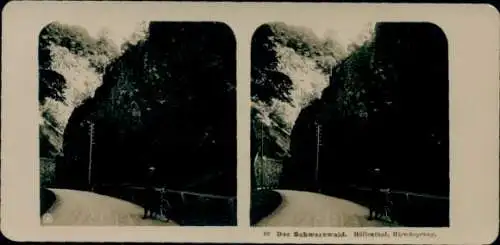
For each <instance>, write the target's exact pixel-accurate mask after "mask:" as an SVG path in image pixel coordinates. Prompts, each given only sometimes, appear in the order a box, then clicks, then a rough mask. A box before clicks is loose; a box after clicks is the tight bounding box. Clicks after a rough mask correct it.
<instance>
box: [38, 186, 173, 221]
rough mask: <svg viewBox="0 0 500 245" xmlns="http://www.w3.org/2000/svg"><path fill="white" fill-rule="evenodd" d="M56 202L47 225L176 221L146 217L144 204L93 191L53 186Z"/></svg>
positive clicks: (49, 212)
mask: <svg viewBox="0 0 500 245" xmlns="http://www.w3.org/2000/svg"><path fill="white" fill-rule="evenodd" d="M50 191H52V192H53V193H54V194H55V195H56V201H55V203H54V205H53V206H52V207H51V208H50V209H49V210H48V211H47V213H46V214H45V215H43V216H42V224H43V225H58V226H60V225H96V226H112V225H115V226H116V225H119V226H145V225H149V226H152V225H154V226H168V225H176V224H175V223H173V222H172V221H170V222H163V221H159V220H151V219H142V215H143V211H144V210H143V209H142V207H140V206H138V205H135V204H133V203H130V202H127V201H123V200H120V199H117V198H113V197H109V196H104V195H99V194H96V193H92V192H85V191H76V190H65V189H50Z"/></svg>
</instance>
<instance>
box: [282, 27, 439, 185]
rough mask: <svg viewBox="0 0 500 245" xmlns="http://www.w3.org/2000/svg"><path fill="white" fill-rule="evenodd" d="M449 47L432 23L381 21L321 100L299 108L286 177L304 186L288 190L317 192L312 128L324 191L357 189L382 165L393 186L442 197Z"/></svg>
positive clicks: (341, 67) (334, 76) (337, 70)
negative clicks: (371, 38)
mask: <svg viewBox="0 0 500 245" xmlns="http://www.w3.org/2000/svg"><path fill="white" fill-rule="evenodd" d="M447 50H448V49H447V40H446V37H445V36H444V34H443V32H442V31H441V30H440V29H439V28H438V27H437V26H435V25H432V24H425V23H415V24H412V23H401V24H397V23H394V24H379V25H378V26H377V29H376V38H375V40H374V41H373V42H372V44H365V46H363V47H361V48H360V49H358V50H357V51H355V52H354V53H353V54H351V55H350V56H349V57H348V58H347V59H346V60H344V61H343V62H342V63H341V64H339V65H338V66H336V67H335V68H334V72H333V74H332V76H331V78H330V86H329V87H327V88H326V89H325V90H324V91H323V95H322V97H321V99H319V100H317V101H315V102H314V103H312V104H311V105H310V106H309V107H307V108H305V109H303V110H302V111H301V114H300V116H299V118H298V119H297V121H296V123H295V126H294V128H293V131H292V136H291V152H292V153H291V154H292V162H291V163H290V164H289V165H287V168H288V169H287V171H289V172H290V174H288V176H287V177H288V178H291V179H294V177H295V179H296V178H297V177H298V176H297V175H296V174H301V176H302V177H301V178H304V177H305V179H306V180H305V182H306V183H297V184H298V185H299V186H294V187H302V188H305V189H314V188H315V187H314V186H315V183H313V180H314V179H315V176H314V172H315V171H314V170H315V164H314V163H315V159H316V150H317V149H316V140H317V137H316V126H315V123H318V124H320V125H321V126H322V133H321V134H322V136H321V148H320V156H319V157H320V158H319V162H320V166H319V167H320V168H321V171H320V172H321V176H320V179H321V185H322V186H323V187H325V188H335V186H338V185H345V184H352V183H355V184H361V183H363V180H364V179H365V177H366V176H364V172H365V170H367V169H369V168H373V167H380V168H382V169H383V170H384V172H385V173H386V174H387V176H386V177H387V179H388V182H389V183H390V184H391V185H393V187H394V188H398V189H399V188H402V189H407V190H413V191H420V192H428V193H434V194H440V195H448V192H449V179H448V175H449V159H448V152H449V150H448V138H449V137H448V134H449V133H448V53H447ZM293 173H296V174H293ZM294 175H295V176H294ZM307 176H309V178H308V177H307ZM424 178H425V181H424ZM288 183H290V181H289V182H288Z"/></svg>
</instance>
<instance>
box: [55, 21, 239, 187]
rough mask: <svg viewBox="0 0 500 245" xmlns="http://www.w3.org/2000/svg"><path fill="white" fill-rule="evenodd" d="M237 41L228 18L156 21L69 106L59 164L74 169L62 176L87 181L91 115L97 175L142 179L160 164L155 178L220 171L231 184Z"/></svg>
mask: <svg viewBox="0 0 500 245" xmlns="http://www.w3.org/2000/svg"><path fill="white" fill-rule="evenodd" d="M235 45H236V44H235V40H234V36H233V35H232V32H231V30H230V29H229V28H228V27H227V26H225V25H224V24H220V23H191V24H188V23H160V22H154V23H151V24H150V26H149V30H148V35H147V37H146V38H145V39H144V40H143V41H140V42H138V43H137V44H136V45H132V46H131V47H129V48H128V50H127V51H125V52H124V53H123V55H122V56H120V57H119V58H118V59H116V60H115V61H114V62H112V63H111V64H110V65H109V66H108V67H106V71H105V74H104V79H103V85H102V86H101V87H99V88H98V89H97V91H96V93H95V96H94V98H92V99H89V100H88V101H86V102H84V103H83V104H82V106H80V107H79V108H77V109H76V110H75V112H74V113H73V114H72V116H71V118H70V122H69V125H68V128H67V130H66V132H65V134H66V135H65V148H64V152H65V162H64V163H62V164H60V167H59V169H61V171H62V172H64V173H66V174H60V175H58V176H73V177H71V178H72V179H65V180H61V181H62V182H65V183H71V184H74V185H85V183H86V178H87V176H85V175H82V174H81V173H82V172H81V171H82V170H84V169H86V168H87V167H88V166H87V165H88V158H87V159H85V157H83V159H82V158H81V156H87V155H88V154H82V152H81V151H82V149H83V151H84V152H85V151H87V152H88V148H89V146H88V136H86V134H87V132H88V129H89V127H88V123H87V122H92V123H94V124H95V137H94V138H95V145H94V148H93V158H92V160H93V163H94V165H95V167H94V168H93V169H94V177H93V178H95V182H96V183H140V182H141V181H142V180H143V176H144V173H145V171H146V170H147V167H148V165H155V166H156V167H157V172H158V176H157V179H156V181H158V182H159V183H160V184H165V185H167V186H169V187H171V188H183V187H185V186H188V185H190V184H192V183H193V182H195V181H196V180H197V179H199V178H202V177H206V176H207V175H214V176H215V175H217V176H219V172H222V173H223V175H224V176H226V175H228V176H231V177H227V179H228V181H226V182H228V183H226V185H227V186H225V187H227V189H225V190H222V191H227V192H231V193H232V192H234V191H235V187H236V183H235V181H236V177H235V176H236V174H235V169H236V97H235V96H236V93H235V85H236V82H235V79H236V75H235V72H236V69H235V66H236V57H235V55H236V46H235ZM77 176H80V177H79V180H75V179H74V178H77ZM219 178H226V177H219ZM193 188H194V187H193ZM229 189H231V190H229ZM233 189H234V190H233ZM214 191H216V190H214Z"/></svg>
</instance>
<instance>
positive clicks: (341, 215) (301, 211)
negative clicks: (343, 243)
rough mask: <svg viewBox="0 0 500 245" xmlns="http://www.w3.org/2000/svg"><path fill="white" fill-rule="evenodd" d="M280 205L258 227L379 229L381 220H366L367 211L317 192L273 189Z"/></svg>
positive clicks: (351, 203)
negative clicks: (279, 197)
mask: <svg viewBox="0 0 500 245" xmlns="http://www.w3.org/2000/svg"><path fill="white" fill-rule="evenodd" d="M274 191H276V192H278V193H279V194H280V195H281V197H282V202H281V204H280V205H279V206H278V207H277V208H276V209H275V210H274V211H273V212H272V213H271V214H269V215H268V216H267V217H265V218H263V219H262V220H261V221H259V222H258V223H257V226H283V227H381V226H387V224H384V223H382V222H381V221H375V220H367V219H366V218H367V216H368V213H369V211H368V208H366V207H364V206H361V205H359V204H356V203H354V202H350V201H347V200H343V199H339V198H335V197H331V196H326V195H323V194H319V193H312V192H305V191H292V190H274Z"/></svg>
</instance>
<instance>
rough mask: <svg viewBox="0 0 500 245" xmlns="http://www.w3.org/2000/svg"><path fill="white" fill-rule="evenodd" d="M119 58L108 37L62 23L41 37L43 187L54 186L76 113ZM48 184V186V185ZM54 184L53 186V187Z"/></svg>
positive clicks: (40, 109) (49, 26)
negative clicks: (66, 135)
mask: <svg viewBox="0 0 500 245" xmlns="http://www.w3.org/2000/svg"><path fill="white" fill-rule="evenodd" d="M117 55H118V49H117V48H116V47H115V46H114V44H113V43H112V42H111V41H110V40H108V39H106V37H105V36H101V37H98V38H94V37H91V36H90V35H89V34H88V33H87V31H86V30H85V29H83V28H81V27H79V26H70V25H64V24H61V23H58V22H53V23H50V24H49V25H47V26H45V27H44V28H43V29H42V31H41V32H40V35H39V54H38V60H39V102H40V104H39V111H40V157H42V158H43V161H40V165H41V166H40V167H41V172H42V173H41V181H42V184H53V183H52V181H45V180H46V179H53V177H54V176H53V175H54V172H53V169H55V166H54V164H55V163H54V162H55V161H56V159H57V158H60V157H61V156H62V154H63V152H62V151H63V135H64V131H65V129H66V126H67V124H68V120H69V117H70V115H71V113H72V111H73V110H74V109H75V108H76V107H78V106H79V105H80V104H81V103H82V102H83V100H85V99H87V98H89V97H92V96H93V94H94V92H95V90H96V89H97V87H99V86H100V85H101V84H102V72H103V67H104V66H106V65H107V64H108V63H109V62H110V61H111V60H112V59H113V58H114V57H116V56H117ZM46 182H47V183H46ZM49 182H50V183H49Z"/></svg>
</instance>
